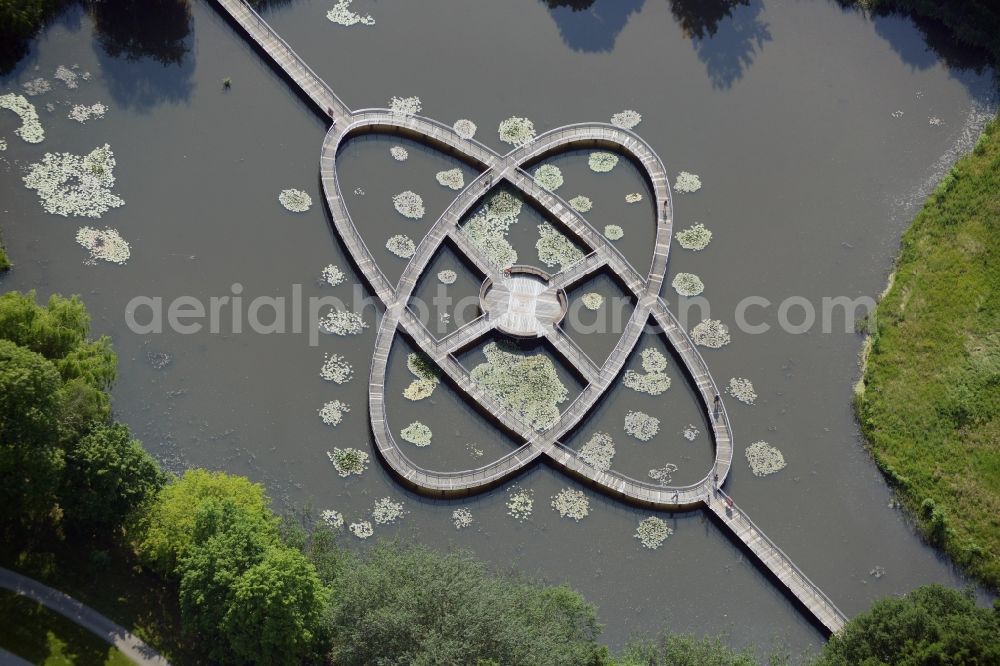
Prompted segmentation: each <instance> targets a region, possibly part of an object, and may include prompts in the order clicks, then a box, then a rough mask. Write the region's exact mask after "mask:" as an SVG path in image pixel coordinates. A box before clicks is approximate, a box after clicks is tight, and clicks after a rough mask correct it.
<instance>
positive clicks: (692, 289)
mask: <svg viewBox="0 0 1000 666" xmlns="http://www.w3.org/2000/svg"><path fill="white" fill-rule="evenodd" d="M670 285H671V286H672V287H673V288H674V290H675V291H676V292H677V293H678V294H680V295H681V296H697V295H698V294H700V293H701V292H703V291H705V285H704V283H703V282H702V281H701V278H700V277H698V276H697V275H695V274H694V273H678V274H677V275H675V276H674V281H673V282H671V283H670Z"/></svg>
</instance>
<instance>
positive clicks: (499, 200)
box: [484, 191, 524, 221]
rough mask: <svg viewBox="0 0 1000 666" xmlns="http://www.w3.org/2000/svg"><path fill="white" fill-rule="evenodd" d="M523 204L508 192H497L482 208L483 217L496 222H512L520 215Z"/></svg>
mask: <svg viewBox="0 0 1000 666" xmlns="http://www.w3.org/2000/svg"><path fill="white" fill-rule="evenodd" d="M523 205H524V203H523V202H522V201H521V200H520V199H519V198H517V197H516V196H514V195H513V194H511V193H510V192H506V191H503V192H497V193H496V194H494V195H493V196H492V197H491V198H490V200H489V202H488V203H487V205H486V206H485V207H484V209H485V215H486V216H487V217H490V218H493V219H496V220H508V221H513V220H514V219H515V218H517V216H518V215H520V214H521V207H522V206H523Z"/></svg>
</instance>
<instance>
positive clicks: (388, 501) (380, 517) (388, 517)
mask: <svg viewBox="0 0 1000 666" xmlns="http://www.w3.org/2000/svg"><path fill="white" fill-rule="evenodd" d="M403 513H405V512H404V511H403V503H402V502H394V501H393V500H392V498H391V497H383V498H382V499H379V500H376V501H375V507H374V508H373V509H372V520H374V521H375V523H376V524H377V525H391V524H392V523H394V522H396V521H397V520H399V519H400V518H402V517H403Z"/></svg>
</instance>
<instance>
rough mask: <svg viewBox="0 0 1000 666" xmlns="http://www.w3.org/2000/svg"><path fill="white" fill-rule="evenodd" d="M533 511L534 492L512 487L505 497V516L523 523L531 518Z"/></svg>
mask: <svg viewBox="0 0 1000 666" xmlns="http://www.w3.org/2000/svg"><path fill="white" fill-rule="evenodd" d="M534 509H535V491H534V490H526V489H524V488H518V487H517V486H514V487H512V488H511V489H510V495H508V496H507V515H509V516H510V517H512V518H514V519H516V520H518V521H520V522H522V523H523V522H524V521H525V520H527V519H528V518H530V517H531V512H532V511H534Z"/></svg>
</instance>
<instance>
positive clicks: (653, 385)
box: [622, 370, 670, 395]
mask: <svg viewBox="0 0 1000 666" xmlns="http://www.w3.org/2000/svg"><path fill="white" fill-rule="evenodd" d="M622 383H623V384H625V386H627V387H628V388H630V389H632V390H633V391H638V392H639V393H648V394H649V395H660V394H662V393H665V392H666V391H667V389H669V388H670V377H668V376H667V375H665V374H664V373H662V372H648V373H646V374H640V373H638V372H636V371H635V370H626V371H625V376H624V377H623V378H622Z"/></svg>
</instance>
